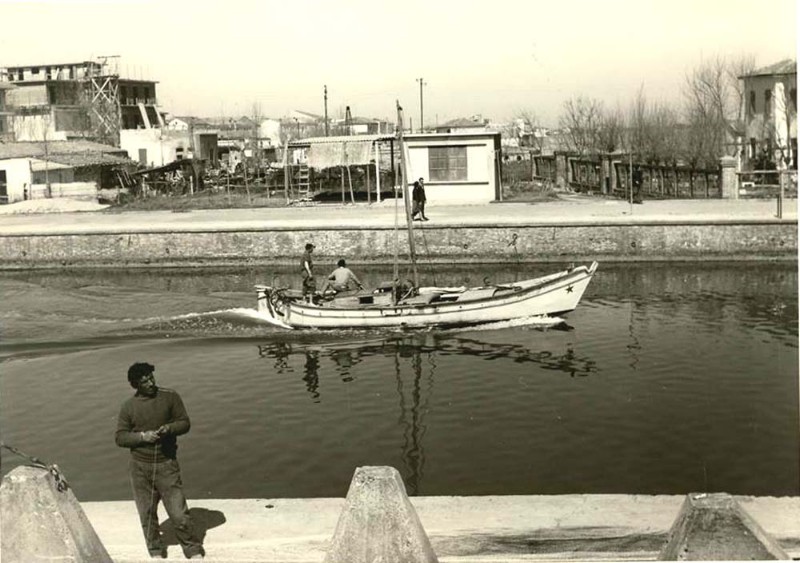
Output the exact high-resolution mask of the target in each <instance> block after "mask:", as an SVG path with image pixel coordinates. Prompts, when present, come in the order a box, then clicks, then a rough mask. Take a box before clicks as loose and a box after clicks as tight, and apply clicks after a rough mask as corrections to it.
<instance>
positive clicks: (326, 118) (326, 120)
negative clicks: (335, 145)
mask: <svg viewBox="0 0 800 563" xmlns="http://www.w3.org/2000/svg"><path fill="white" fill-rule="evenodd" d="M325 136H326V137H327V136H328V85H327V84H326V85H325Z"/></svg>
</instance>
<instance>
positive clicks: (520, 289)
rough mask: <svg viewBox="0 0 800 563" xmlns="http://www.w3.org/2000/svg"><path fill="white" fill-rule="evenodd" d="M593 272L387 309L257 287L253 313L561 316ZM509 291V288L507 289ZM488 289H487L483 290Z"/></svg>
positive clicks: (430, 319)
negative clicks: (489, 293)
mask: <svg viewBox="0 0 800 563" xmlns="http://www.w3.org/2000/svg"><path fill="white" fill-rule="evenodd" d="M596 269H597V262H594V263H592V264H591V265H590V266H589V267H586V266H579V267H576V268H573V269H571V270H567V271H564V272H559V273H557V274H553V275H550V276H545V277H542V278H535V279H531V280H525V281H522V282H517V283H514V284H509V285H508V286H498V288H502V289H505V290H506V291H497V292H496V293H497V295H494V296H489V297H483V298H476V299H465V300H454V301H447V302H433V303H424V304H408V305H406V304H397V305H389V306H366V307H330V306H321V305H315V304H311V303H306V302H303V301H300V300H294V299H288V298H284V297H282V296H281V294H280V292H279V291H276V290H275V289H274V288H271V287H268V286H257V287H256V289H257V298H258V310H259V312H260V313H262V314H263V315H265V317H267V319H268V320H269V321H270V322H272V323H273V324H276V325H278V326H282V327H284V328H321V329H335V328H387V327H397V328H421V327H430V326H464V325H476V324H483V323H490V322H497V321H505V320H513V319H521V318H525V317H534V316H542V315H550V316H555V315H562V314H564V313H567V312H569V311H572V310H574V309H575V308H576V307H577V306H578V303H579V302H580V300H581V297H582V296H583V293H584V291H585V290H586V287H587V286H588V285H589V282H590V281H591V279H592V276H593V275H594V272H595V270H596ZM508 288H513V290H512V291H508ZM488 289H491V288H488Z"/></svg>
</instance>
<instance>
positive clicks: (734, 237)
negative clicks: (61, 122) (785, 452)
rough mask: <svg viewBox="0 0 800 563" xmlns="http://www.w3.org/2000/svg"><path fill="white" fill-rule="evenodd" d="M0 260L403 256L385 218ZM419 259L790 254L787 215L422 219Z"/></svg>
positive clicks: (76, 238) (402, 241)
mask: <svg viewBox="0 0 800 563" xmlns="http://www.w3.org/2000/svg"><path fill="white" fill-rule="evenodd" d="M0 241H2V244H0V268H2V269H6V270H8V269H27V268H42V267H98V266H99V267H139V266H164V267H168V266H214V265H248V264H253V265H259V264H279V265H283V264H285V265H293V264H295V263H296V262H297V260H298V256H299V255H300V254H301V253H302V249H303V246H304V244H305V243H306V242H309V241H311V242H313V243H314V244H315V245H316V253H315V256H316V257H317V259H318V260H326V259H336V258H339V257H342V256H345V257H347V259H348V261H350V262H352V263H354V264H357V263H386V264H389V263H392V262H393V260H394V256H395V248H400V249H401V250H400V252H399V258H400V260H401V261H407V260H408V251H407V248H408V240H407V235H406V233H405V232H404V231H399V232H398V231H396V230H395V229H394V228H392V227H388V226H363V227H358V226H352V225H351V226H347V227H339V228H336V227H333V228H332V227H330V226H324V227H323V226H319V227H302V228H296V227H292V228H288V227H286V228H277V227H267V228H242V229H238V228H235V227H226V228H215V229H211V228H208V227H191V226H187V225H183V226H182V228H176V229H175V230H172V229H164V228H155V229H148V228H147V227H146V226H143V227H141V228H126V229H114V230H112V229H108V230H107V231H98V230H97V229H92V230H88V229H87V230H85V231H81V230H80V229H72V230H70V231H65V232H51V231H43V232H36V231H33V232H26V233H14V234H8V233H6V234H0ZM415 246H416V250H417V254H418V256H420V257H421V258H423V259H424V260H425V261H426V262H427V263H443V264H446V263H503V262H505V263H534V262H565V261H590V260H598V261H606V262H610V261H617V262H624V261H670V260H675V261H694V260H796V259H797V254H798V248H797V222H796V221H794V220H775V219H773V220H758V219H740V220H730V221H720V220H714V221H697V220H693V221H654V222H651V223H642V222H638V223H619V222H596V223H591V224H587V223H585V222H584V223H568V222H564V223H559V224H547V225H542V224H538V225H537V224H516V225H486V224H481V225H478V224H474V225H470V224H461V225H442V226H433V225H430V226H429V225H425V227H424V228H421V229H417V230H416V231H415Z"/></svg>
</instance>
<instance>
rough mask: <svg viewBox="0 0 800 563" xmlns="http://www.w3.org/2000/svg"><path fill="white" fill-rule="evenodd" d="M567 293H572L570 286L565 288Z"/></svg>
mask: <svg viewBox="0 0 800 563" xmlns="http://www.w3.org/2000/svg"><path fill="white" fill-rule="evenodd" d="M567 293H572V286H571V285H568V286H567Z"/></svg>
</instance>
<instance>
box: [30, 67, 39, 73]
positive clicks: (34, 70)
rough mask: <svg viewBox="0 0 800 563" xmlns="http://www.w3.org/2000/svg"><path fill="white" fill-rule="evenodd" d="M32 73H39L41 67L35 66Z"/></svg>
mask: <svg viewBox="0 0 800 563" xmlns="http://www.w3.org/2000/svg"><path fill="white" fill-rule="evenodd" d="M31 74H39V67H38V66H35V67H33V68H32V69H31Z"/></svg>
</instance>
